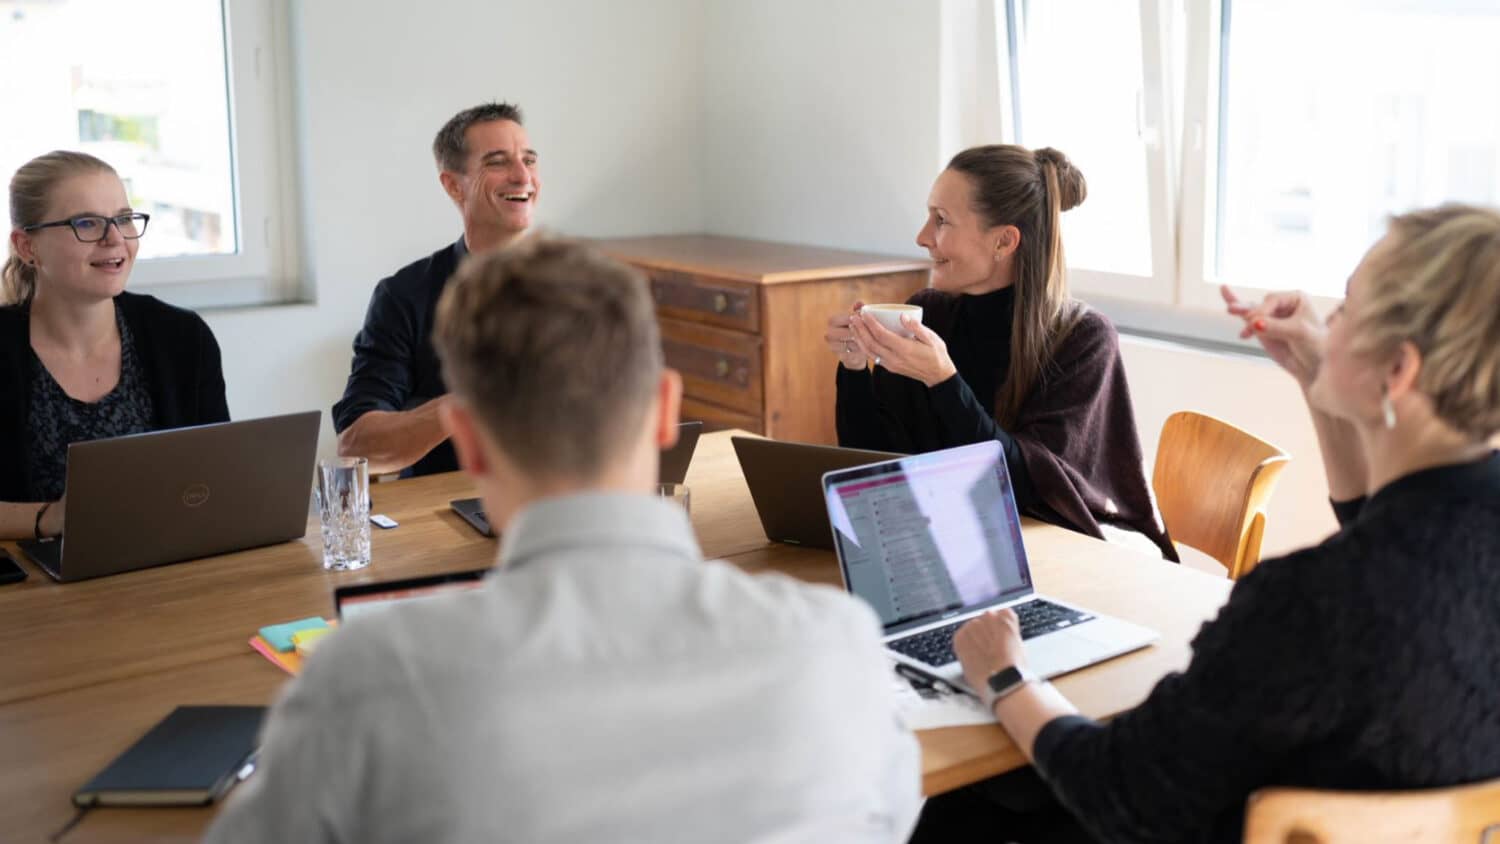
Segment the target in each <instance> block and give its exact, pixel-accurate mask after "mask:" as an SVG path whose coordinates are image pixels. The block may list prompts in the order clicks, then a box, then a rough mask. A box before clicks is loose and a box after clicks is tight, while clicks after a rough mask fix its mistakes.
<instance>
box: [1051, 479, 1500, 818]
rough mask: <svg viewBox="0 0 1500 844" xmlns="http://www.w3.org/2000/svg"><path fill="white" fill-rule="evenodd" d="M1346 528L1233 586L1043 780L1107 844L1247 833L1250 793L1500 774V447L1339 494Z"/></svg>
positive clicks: (1069, 736)
mask: <svg viewBox="0 0 1500 844" xmlns="http://www.w3.org/2000/svg"><path fill="white" fill-rule="evenodd" d="M1335 511H1336V512H1337V513H1338V515H1339V517H1340V519H1341V520H1342V521H1344V524H1343V527H1342V529H1341V530H1340V531H1339V532H1338V533H1337V534H1335V535H1333V536H1332V537H1330V538H1329V539H1327V540H1326V541H1324V542H1323V543H1322V544H1321V545H1318V546H1316V547H1313V548H1309V549H1306V550H1303V551H1299V552H1297V553H1294V554H1291V555H1288V556H1286V557H1283V558H1280V559H1275V560H1268V561H1266V562H1263V563H1261V564H1260V566H1258V567H1257V568H1256V569H1255V571H1253V572H1251V573H1250V574H1249V575H1248V576H1246V577H1245V578H1243V579H1241V580H1240V581H1239V582H1238V583H1236V584H1235V587H1234V590H1233V592H1232V593H1231V594H1230V597H1229V602H1228V603H1227V604H1226V605H1225V606H1224V608H1223V609H1222V610H1221V611H1220V612H1219V615H1218V617H1217V618H1215V619H1214V620H1213V621H1211V622H1209V623H1207V624H1205V625H1204V626H1203V629H1202V630H1201V631H1199V633H1198V635H1197V637H1196V638H1195V639H1194V640H1193V658H1192V662H1191V664H1190V665H1189V666H1188V668H1187V670H1186V671H1184V672H1182V673H1180V674H1171V675H1168V676H1167V677H1166V678H1164V679H1163V680H1162V681H1161V682H1160V683H1158V684H1157V686H1156V688H1155V689H1154V690H1152V692H1151V695H1150V697H1148V698H1147V699H1146V701H1145V702H1144V703H1142V704H1141V705H1140V706H1138V707H1136V708H1135V709H1134V710H1132V711H1130V712H1128V713H1126V714H1124V715H1122V716H1120V717H1119V718H1116V719H1114V720H1113V721H1110V722H1109V723H1108V724H1104V725H1100V724H1095V723H1093V722H1091V721H1088V720H1087V719H1084V718H1079V717H1067V718H1058V719H1055V720H1053V721H1052V722H1050V723H1049V724H1048V725H1047V726H1046V727H1044V728H1043V730H1042V732H1041V734H1040V735H1039V736H1038V737H1037V740H1036V747H1035V756H1036V768H1037V770H1038V772H1039V773H1040V774H1041V775H1042V777H1043V778H1044V779H1046V780H1047V781H1048V782H1049V783H1050V784H1051V786H1052V788H1053V790H1054V791H1055V792H1056V794H1057V795H1058V798H1059V799H1060V800H1061V801H1062V803H1063V804H1064V805H1065V806H1067V807H1068V809H1069V810H1071V811H1072V812H1073V814H1074V815H1075V816H1076V817H1077V818H1078V819H1079V820H1080V821H1081V822H1082V823H1083V824H1084V825H1085V826H1086V827H1088V828H1089V830H1090V831H1091V832H1092V833H1093V834H1094V835H1095V836H1097V837H1098V838H1099V840H1101V841H1110V842H1131V841H1153V842H1155V841H1239V840H1240V834H1241V828H1242V826H1243V821H1244V811H1245V800H1246V798H1247V797H1248V796H1249V795H1250V793H1251V792H1252V791H1254V790H1256V789H1258V788H1262V787H1266V786H1273V785H1284V786H1295V787H1313V788H1336V789H1409V788H1426V787H1437V786H1446V785H1454V784H1458V783H1466V782H1472V781H1475V780H1483V779H1488V778H1492V777H1496V776H1500V453H1496V454H1491V456H1489V457H1488V458H1486V459H1484V460H1480V461H1477V462H1475V463H1469V464H1463V465H1458V466H1449V467H1440V468H1437V469H1429V470H1426V471H1421V472H1417V473H1414V474H1412V475H1408V476H1406V477H1404V478H1401V479H1399V480H1397V481H1394V482H1392V483H1391V484H1389V485H1387V486H1385V487H1384V488H1382V489H1381V490H1379V491H1378V492H1376V493H1375V494H1374V495H1373V496H1371V497H1370V498H1369V500H1368V501H1363V502H1360V501H1356V502H1349V503H1345V504H1342V505H1337V506H1336V507H1335Z"/></svg>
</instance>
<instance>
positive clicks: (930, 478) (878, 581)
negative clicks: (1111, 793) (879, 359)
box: [823, 442, 1157, 686]
mask: <svg viewBox="0 0 1500 844" xmlns="http://www.w3.org/2000/svg"><path fill="white" fill-rule="evenodd" d="M823 493H824V499H825V502H826V504H827V507H828V518H829V521H830V522H831V523H832V525H833V534H834V544H835V550H836V551H837V553H838V559H839V569H840V571H841V572H842V573H843V577H844V586H845V588H847V589H848V590H849V591H850V592H851V593H853V594H855V595H858V596H859V597H860V598H863V599H864V600H865V601H866V602H868V603H869V604H870V605H871V606H872V607H874V608H875V612H876V613H877V614H878V615H879V616H880V620H881V623H882V624H883V625H884V627H885V643H886V648H887V650H888V651H889V652H890V654H891V656H892V657H893V658H894V659H896V660H897V661H900V662H910V663H915V664H917V665H919V666H921V667H923V668H925V669H926V670H928V671H930V672H932V673H935V674H938V675H939V676H941V677H943V678H944V679H946V680H948V681H950V682H953V683H955V684H957V685H960V686H963V685H964V682H963V670H962V668H961V667H960V666H959V663H958V661H957V658H956V657H955V656H954V655H953V634H954V633H955V632H957V630H958V628H959V627H960V626H961V625H962V624H963V623H964V622H965V621H967V620H969V619H970V618H972V617H973V616H975V615H978V614H980V613H982V612H985V611H987V610H992V609H998V608H1000V607H1010V608H1011V609H1012V610H1014V611H1015V612H1016V614H1017V615H1018V616H1020V620H1021V637H1022V639H1023V640H1024V642H1025V648H1026V657H1027V662H1028V664H1029V667H1030V668H1031V670H1033V671H1035V672H1036V673H1037V674H1039V675H1040V676H1043V677H1056V676H1057V675H1059V674H1065V673H1067V672H1069V671H1074V670H1077V669H1079V668H1083V667H1084V666H1086V665H1092V664H1094V663H1096V662H1102V661H1103V660H1106V659H1109V658H1111V657H1115V656H1119V655H1121V654H1124V653H1128V652H1130V651H1133V650H1137V649H1139V648H1142V647H1145V646H1146V645H1148V644H1150V643H1151V642H1152V641H1154V640H1155V639H1156V638H1157V635H1156V633H1155V632H1154V631H1152V630H1149V629H1147V628H1145V627H1141V626H1139V625H1136V624H1131V623H1130V622H1127V621H1122V620H1120V619H1116V618H1110V617H1108V616H1103V615H1099V614H1097V613H1094V612H1090V611H1089V610H1086V609H1084V608H1082V607H1078V606H1075V605H1072V604H1069V603H1066V602H1064V601H1059V600H1056V599H1054V598H1046V597H1043V596H1041V595H1038V594H1037V593H1036V591H1035V590H1034V589H1033V588H1032V584H1031V569H1030V567H1029V566H1028V564H1027V561H1026V546H1025V545H1024V544H1023V543H1022V541H1021V518H1020V516H1019V515H1018V514H1017V512H1016V502H1015V494H1014V492H1013V491H1012V489H1011V485H1010V474H1009V473H1008V472H1007V471H1006V467H1005V455H1004V454H1003V452H1002V451H1001V449H1000V444H999V443H997V442H986V443H978V444H976V445H969V446H963V447H961V448H954V449H949V450H947V451H938V452H933V453H930V454H921V455H916V456H913V457H903V458H901V459H899V460H890V461H887V462H884V463H876V464H873V465H869V466H864V467H860V468H856V469H846V470H842V471H837V472H829V473H828V474H826V475H824V476H823Z"/></svg>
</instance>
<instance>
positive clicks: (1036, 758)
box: [1031, 715, 1099, 779]
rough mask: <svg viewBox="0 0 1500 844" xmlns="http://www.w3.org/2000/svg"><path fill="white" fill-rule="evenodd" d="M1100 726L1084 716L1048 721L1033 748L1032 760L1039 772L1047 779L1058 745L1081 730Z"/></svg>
mask: <svg viewBox="0 0 1500 844" xmlns="http://www.w3.org/2000/svg"><path fill="white" fill-rule="evenodd" d="M1098 726H1099V725H1098V724H1097V723H1096V722H1095V721H1093V720H1091V719H1089V718H1085V717H1084V716H1082V715H1061V716H1058V717H1057V718H1053V719H1052V720H1051V721H1048V722H1047V723H1046V725H1045V726H1043V727H1042V731H1041V732H1040V733H1037V736H1036V742H1035V743H1033V744H1032V746H1031V758H1032V761H1033V762H1034V763H1035V764H1036V768H1037V771H1039V772H1040V773H1041V774H1042V777H1043V778H1044V779H1045V778H1046V777H1047V775H1048V771H1049V769H1050V768H1051V767H1052V755H1053V754H1054V753H1056V752H1057V747H1058V745H1059V744H1061V743H1062V742H1063V740H1064V739H1066V738H1067V737H1068V736H1071V735H1073V734H1074V733H1077V732H1078V731H1079V730H1091V729H1094V728H1095V727H1098Z"/></svg>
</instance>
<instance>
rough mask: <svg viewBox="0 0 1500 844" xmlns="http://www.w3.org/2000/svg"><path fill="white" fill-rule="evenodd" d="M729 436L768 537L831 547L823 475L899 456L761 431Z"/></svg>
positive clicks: (831, 538)
mask: <svg viewBox="0 0 1500 844" xmlns="http://www.w3.org/2000/svg"><path fill="white" fill-rule="evenodd" d="M729 441H730V442H732V443H734V454H735V456H736V457H738V458H739V460H740V471H742V472H743V473H744V475H745V484H746V485H747V486H749V487H750V498H751V500H752V501H754V502H755V512H756V513H758V514H759V515H760V526H761V528H762V529H763V530H764V531H765V532H766V538H767V539H770V540H771V541H773V542H785V543H787V544H789V545H810V546H812V547H814V548H826V549H829V550H832V549H833V533H832V530H831V528H829V526H828V511H827V509H826V508H824V506H823V486H822V479H823V475H824V474H826V473H828V472H832V471H835V470H837V469H848V468H850V467H851V466H864V465H867V464H870V463H879V462H880V461H882V460H890V459H891V458H893V457H900V456H901V455H899V454H891V453H889V452H884V451H861V450H860V449H857V448H834V447H832V446H826V445H806V444H804V443H789V442H778V441H776V440H766V439H761V438H759V437H730V438H729Z"/></svg>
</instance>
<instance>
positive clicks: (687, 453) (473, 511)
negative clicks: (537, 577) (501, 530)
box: [448, 422, 703, 536]
mask: <svg viewBox="0 0 1500 844" xmlns="http://www.w3.org/2000/svg"><path fill="white" fill-rule="evenodd" d="M702 434H703V423H702V422H683V423H682V424H680V425H678V426H677V444H676V445H674V446H672V447H671V448H669V449H667V450H666V451H663V452H662V453H661V469H660V470H659V473H658V477H659V479H660V482H661V483H664V484H680V483H682V482H683V480H684V479H686V478H687V472H688V464H689V463H692V462H693V452H694V451H695V450H697V448H698V437H699V436H701V435H702ZM448 506H450V507H452V508H453V512H455V513H457V514H458V515H459V517H460V518H462V519H463V520H464V521H466V522H468V523H469V526H470V527H472V528H474V529H475V530H477V531H479V532H480V533H482V534H484V535H485V536H494V535H495V529H494V527H493V526H491V525H490V517H489V515H488V514H486V513H485V512H484V502H483V501H481V500H479V499H478V498H460V499H458V500H457V501H450V502H448Z"/></svg>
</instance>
